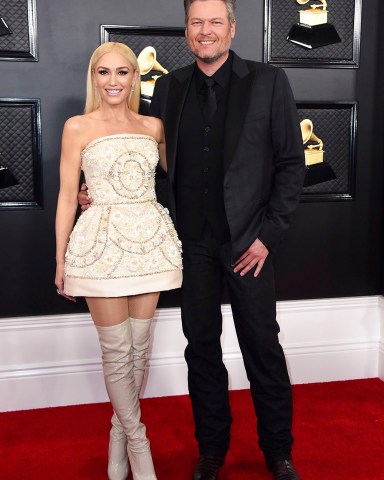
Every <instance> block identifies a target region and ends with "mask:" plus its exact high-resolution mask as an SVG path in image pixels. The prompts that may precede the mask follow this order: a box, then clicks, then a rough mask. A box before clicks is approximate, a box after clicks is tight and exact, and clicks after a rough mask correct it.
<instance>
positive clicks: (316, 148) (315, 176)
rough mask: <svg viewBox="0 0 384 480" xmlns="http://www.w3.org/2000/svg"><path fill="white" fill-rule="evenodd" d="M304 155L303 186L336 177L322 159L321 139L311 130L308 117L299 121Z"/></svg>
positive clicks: (310, 122)
mask: <svg viewBox="0 0 384 480" xmlns="http://www.w3.org/2000/svg"><path fill="white" fill-rule="evenodd" d="M300 128H301V136H302V138H303V145H305V148H304V157H305V178H304V187H309V186H311V185H316V184H317V183H322V182H326V181H327V180H333V179H334V178H336V175H335V173H334V171H333V170H332V168H331V166H330V165H329V164H328V163H326V162H325V161H324V153H325V152H324V150H323V141H322V140H321V139H320V138H319V137H317V136H316V135H315V134H314V132H313V123H312V121H311V120H309V118H306V119H305V120H302V121H301V122H300Z"/></svg>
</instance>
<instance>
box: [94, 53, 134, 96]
mask: <svg viewBox="0 0 384 480" xmlns="http://www.w3.org/2000/svg"><path fill="white" fill-rule="evenodd" d="M136 81H137V73H135V70H134V68H133V65H132V64H131V63H130V62H129V61H128V60H127V59H126V58H125V57H124V56H123V55H121V54H120V53H118V52H115V51H112V52H109V53H105V54H104V55H103V56H102V57H100V58H99V60H98V61H97V63H96V64H95V67H94V69H93V82H94V85H95V87H96V88H97V90H98V92H99V94H100V98H101V101H102V102H106V103H108V104H111V105H119V104H120V103H123V102H125V101H126V100H127V98H128V97H129V95H130V94H131V89H132V88H133V87H134V86H135V83H136Z"/></svg>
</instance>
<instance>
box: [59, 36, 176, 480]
mask: <svg viewBox="0 0 384 480" xmlns="http://www.w3.org/2000/svg"><path fill="white" fill-rule="evenodd" d="M139 99H140V74H139V66H138V63H137V59H136V57H135V55H134V53H133V52H132V50H131V49H130V48H128V47H127V46H126V45H124V44H121V43H115V42H108V43H105V44H102V45H101V46H99V47H98V48H97V49H96V50H95V51H94V53H93V55H92V57H91V60H90V63H89V69H88V77H87V98H86V107H85V113H84V115H78V116H75V117H72V118H70V119H69V120H67V122H66V123H65V126H64V131H63V138H62V151H61V160H60V192H59V197H58V205H57V213H56V262H57V267H56V278H55V283H56V287H57V291H58V293H59V294H60V295H63V296H64V297H66V298H68V299H69V300H74V299H75V297H77V296H83V297H85V298H86V301H87V305H88V307H89V310H90V313H91V316H92V319H93V322H94V324H95V326H96V329H97V332H98V336H99V340H100V346H101V351H102V362H103V372H104V378H105V384H106V388H107V392H108V395H109V398H110V400H111V403H112V406H113V408H114V415H113V417H112V429H111V432H110V443H109V461H108V476H109V479H110V480H123V479H125V478H127V476H128V472H129V465H130V468H131V470H132V475H133V478H134V480H150V479H156V474H155V470H154V466H153V461H152V456H151V450H150V444H149V441H148V439H147V437H146V428H145V426H144V424H143V423H142V422H141V420H140V403H139V392H140V388H141V384H142V381H143V376H144V371H145V364H146V358H147V351H148V345H149V341H150V325H151V320H152V317H153V315H154V312H155V309H156V305H157V302H158V298H159V292H160V291H163V290H170V289H174V288H179V287H180V285H181V281H182V264H181V245H180V242H179V240H178V237H177V234H176V232H175V229H174V227H173V224H172V221H171V219H170V217H169V215H168V211H167V210H166V209H164V208H163V207H162V206H161V205H160V204H159V203H157V201H156V195H155V190H154V172H155V168H156V165H157V163H158V162H160V164H161V166H162V167H163V168H164V169H166V164H165V143H164V130H163V125H162V122H161V121H160V120H158V119H156V118H154V117H146V116H142V115H139V114H138V107H139ZM81 170H83V171H84V174H85V178H86V182H87V186H88V191H89V194H90V196H91V197H92V199H93V202H92V204H91V206H90V207H89V208H88V209H87V211H86V212H84V213H83V214H82V215H81V216H80V218H79V220H78V221H77V223H76V225H75V227H73V224H74V220H75V214H76V210H77V204H78V201H77V194H78V185H79V177H80V171H81Z"/></svg>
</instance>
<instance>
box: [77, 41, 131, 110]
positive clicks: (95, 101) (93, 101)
mask: <svg viewBox="0 0 384 480" xmlns="http://www.w3.org/2000/svg"><path fill="white" fill-rule="evenodd" d="M112 51H116V52H117V53H119V54H120V55H122V56H123V57H124V58H125V59H126V60H127V61H128V62H129V63H130V64H131V65H132V66H133V68H134V70H135V72H137V75H138V80H137V82H136V85H135V89H134V90H133V91H132V93H131V95H130V96H129V97H128V99H127V104H128V108H130V109H131V110H132V111H134V112H136V113H137V112H138V111H139V106H140V68H139V64H138V62H137V58H136V55H135V54H134V53H133V51H132V50H131V49H130V48H129V47H127V45H124V43H118V42H106V43H102V44H101V45H100V46H99V47H97V48H96V50H95V51H94V52H93V54H92V56H91V59H90V61H89V66H88V73H87V97H86V100H85V108H84V113H91V112H93V111H94V110H96V109H97V108H99V107H100V103H101V100H100V94H99V92H98V91H97V88H96V87H95V85H94V82H93V73H94V68H95V65H96V63H97V62H98V61H99V59H100V58H101V57H102V56H103V55H105V54H106V53H110V52H112Z"/></svg>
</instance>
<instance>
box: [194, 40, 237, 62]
mask: <svg viewBox="0 0 384 480" xmlns="http://www.w3.org/2000/svg"><path fill="white" fill-rule="evenodd" d="M187 43H188V47H189V49H190V50H191V52H192V54H193V55H194V56H195V57H196V58H197V59H199V60H200V61H201V62H203V63H206V64H212V63H215V62H216V61H217V60H219V58H221V57H223V56H225V55H228V52H229V48H230V45H231V42H230V40H229V41H228V42H223V43H222V44H221V45H220V46H219V48H218V50H217V51H216V52H212V53H211V54H209V53H206V54H204V53H201V52H200V51H199V49H198V47H197V46H196V44H195V43H194V42H193V41H192V40H189V39H188V40H187Z"/></svg>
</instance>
